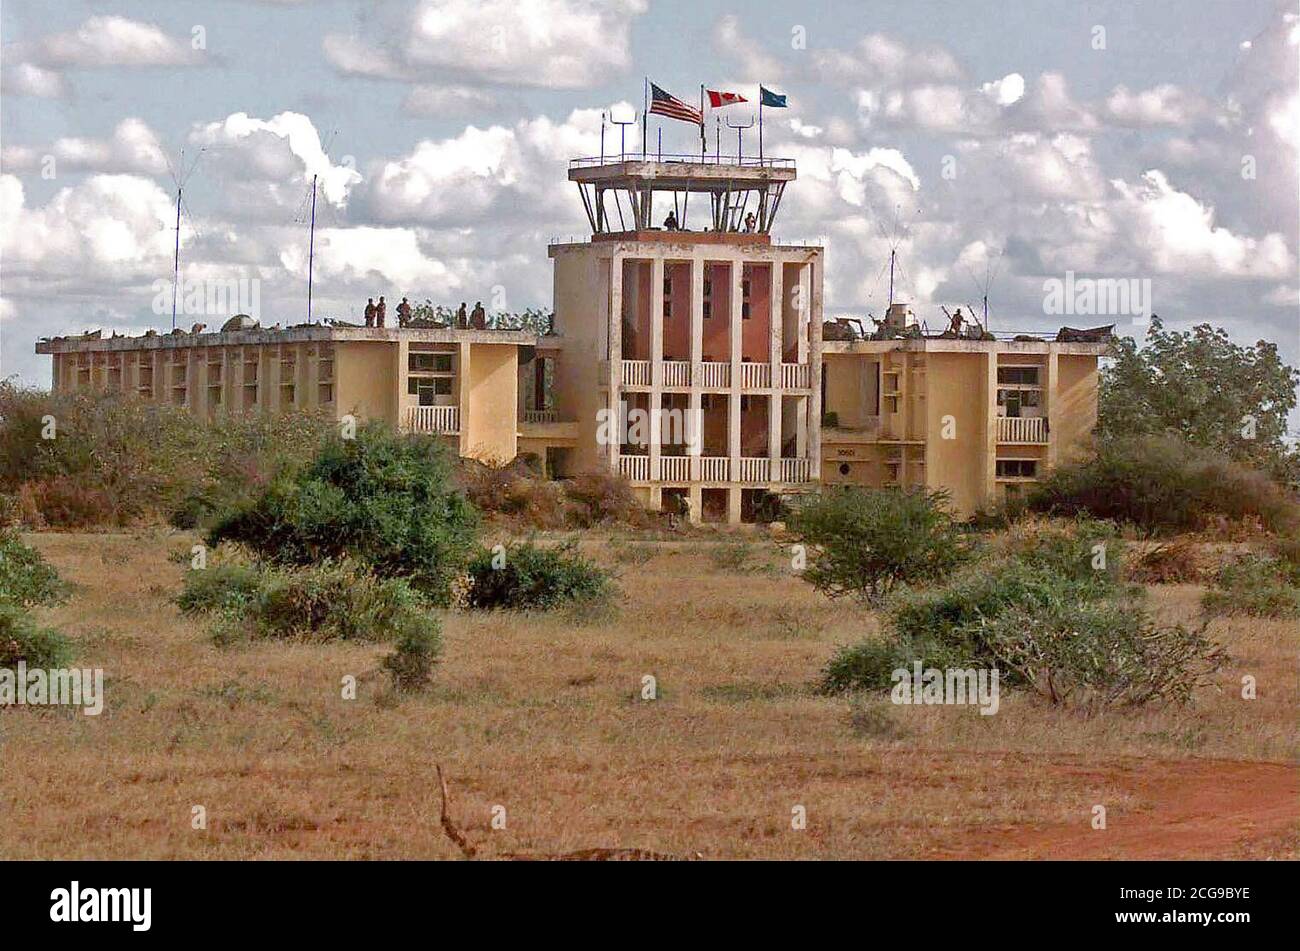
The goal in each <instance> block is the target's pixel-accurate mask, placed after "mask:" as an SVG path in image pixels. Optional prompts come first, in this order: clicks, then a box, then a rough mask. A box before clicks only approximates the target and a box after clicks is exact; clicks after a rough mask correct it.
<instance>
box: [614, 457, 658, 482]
mask: <svg viewBox="0 0 1300 951" xmlns="http://www.w3.org/2000/svg"><path fill="white" fill-rule="evenodd" d="M618 472H619V475H621V476H622V477H623V478H625V479H627V480H628V481H629V482H647V481H649V479H650V457H649V456H619V457H618Z"/></svg>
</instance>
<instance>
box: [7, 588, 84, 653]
mask: <svg viewBox="0 0 1300 951" xmlns="http://www.w3.org/2000/svg"><path fill="white" fill-rule="evenodd" d="M20 661H21V662H23V663H25V664H26V665H27V666H28V667H42V668H47V669H48V668H54V667H67V666H68V665H69V664H70V663H72V643H71V642H70V641H69V640H68V638H67V637H65V636H64V635H63V634H61V633H59V632H58V631H55V630H52V629H50V628H46V627H41V626H40V625H38V624H37V623H36V622H35V621H34V620H33V619H32V616H31V615H30V614H28V613H27V611H25V610H24V609H23V607H22V605H20V604H17V603H15V602H13V601H4V600H0V668H9V669H13V668H15V667H17V666H18V663H19V662H20Z"/></svg>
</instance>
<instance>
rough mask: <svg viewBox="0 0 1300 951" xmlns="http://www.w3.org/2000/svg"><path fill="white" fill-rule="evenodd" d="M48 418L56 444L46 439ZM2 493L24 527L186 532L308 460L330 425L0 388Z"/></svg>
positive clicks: (319, 418)
mask: <svg viewBox="0 0 1300 951" xmlns="http://www.w3.org/2000/svg"><path fill="white" fill-rule="evenodd" d="M47 417H53V420H54V425H55V426H56V433H57V438H55V439H44V438H42V434H43V432H44V430H45V429H46V418H47ZM0 421H3V422H0V490H3V491H5V492H9V493H13V494H15V495H16V496H17V498H18V500H19V503H20V509H21V512H22V517H23V519H24V521H26V522H27V523H28V524H30V525H33V526H36V527H41V526H45V525H50V526H55V527H60V528H74V527H85V526H93V525H124V524H129V523H131V522H134V521H138V520H140V519H143V518H149V517H152V516H156V515H164V514H165V515H169V516H171V517H173V519H174V521H175V522H176V523H177V524H180V525H185V526H187V527H188V526H189V525H190V523H195V522H197V521H198V520H199V519H201V518H203V517H206V515H207V514H209V513H210V512H211V511H214V510H215V509H216V508H217V507H220V506H221V505H222V504H225V503H226V502H228V501H229V500H230V499H232V498H237V497H240V496H242V495H243V494H246V493H247V492H248V491H250V488H251V487H253V486H257V485H259V484H261V483H263V482H265V481H267V480H268V479H269V477H270V475H271V473H273V472H275V471H277V470H278V469H280V468H282V467H283V466H286V465H289V464H296V463H299V462H301V460H302V459H304V458H306V457H308V456H309V455H310V452H311V450H312V448H314V446H315V444H316V443H317V442H319V440H320V438H321V436H322V434H323V433H325V432H327V431H329V430H332V429H333V428H334V427H335V424H334V422H333V421H332V420H330V419H329V418H328V417H327V416H325V415H323V414H319V413H305V412H304V413H290V414H276V415H274V416H261V415H257V414H235V415H231V416H229V417H223V418H221V419H219V420H217V421H208V420H204V419H200V418H197V417H195V416H193V415H192V414H190V413H189V412H187V411H186V410H185V409H184V407H180V406H175V405H172V404H169V403H154V402H152V401H148V400H140V399H138V398H136V397H135V396H130V395H128V396H123V395H121V394H50V393H41V392H37V391H33V390H24V389H20V388H18V387H16V386H15V385H13V384H12V383H10V382H0Z"/></svg>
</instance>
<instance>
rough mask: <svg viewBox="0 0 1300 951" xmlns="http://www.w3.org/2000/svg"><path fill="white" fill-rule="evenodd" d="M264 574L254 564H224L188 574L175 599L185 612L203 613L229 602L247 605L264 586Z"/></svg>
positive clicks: (236, 605) (230, 603) (191, 571)
mask: <svg viewBox="0 0 1300 951" xmlns="http://www.w3.org/2000/svg"><path fill="white" fill-rule="evenodd" d="M261 583H262V576H261V573H260V572H259V571H258V570H257V569H256V568H255V567H253V566H252V565H247V564H239V563H235V564H221V565H211V566H209V567H207V568H203V569H201V570H194V569H191V570H190V571H187V572H186V573H185V582H184V587H183V588H182V589H181V593H180V594H179V595H178V596H177V598H176V606H177V607H179V608H180V610H181V613H182V614H203V613H206V612H208V611H217V610H220V609H221V608H223V607H226V606H227V605H230V606H233V607H240V606H242V605H245V604H248V603H249V602H250V601H251V600H252V599H253V598H254V597H255V596H256V595H257V592H258V589H259V588H260V587H261Z"/></svg>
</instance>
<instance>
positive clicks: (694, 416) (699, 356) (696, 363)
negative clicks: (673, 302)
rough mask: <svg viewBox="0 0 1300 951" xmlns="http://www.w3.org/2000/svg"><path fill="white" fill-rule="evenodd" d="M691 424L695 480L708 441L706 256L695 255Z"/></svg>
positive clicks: (695, 504)
mask: <svg viewBox="0 0 1300 951" xmlns="http://www.w3.org/2000/svg"><path fill="white" fill-rule="evenodd" d="M690 339H691V393H690V414H691V423H692V425H695V426H696V427H697V431H696V433H695V439H694V441H693V444H692V445H691V446H689V447H688V448H687V453H688V454H689V455H690V457H691V461H690V467H691V471H690V477H691V481H692V482H695V481H698V480H699V478H700V451H701V448H702V443H703V440H704V430H703V425H704V414H703V411H702V410H701V404H700V385H701V384H702V383H703V382H704V368H703V366H702V365H701V364H702V361H703V359H704V357H703V354H704V258H702V257H699V256H698V255H697V256H695V257H693V258H691V338H690ZM691 493H692V494H691V520H692V521H695V522H698V521H699V520H700V498H699V495H700V490H699V487H698V486H697V487H695V488H692V489H691Z"/></svg>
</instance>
